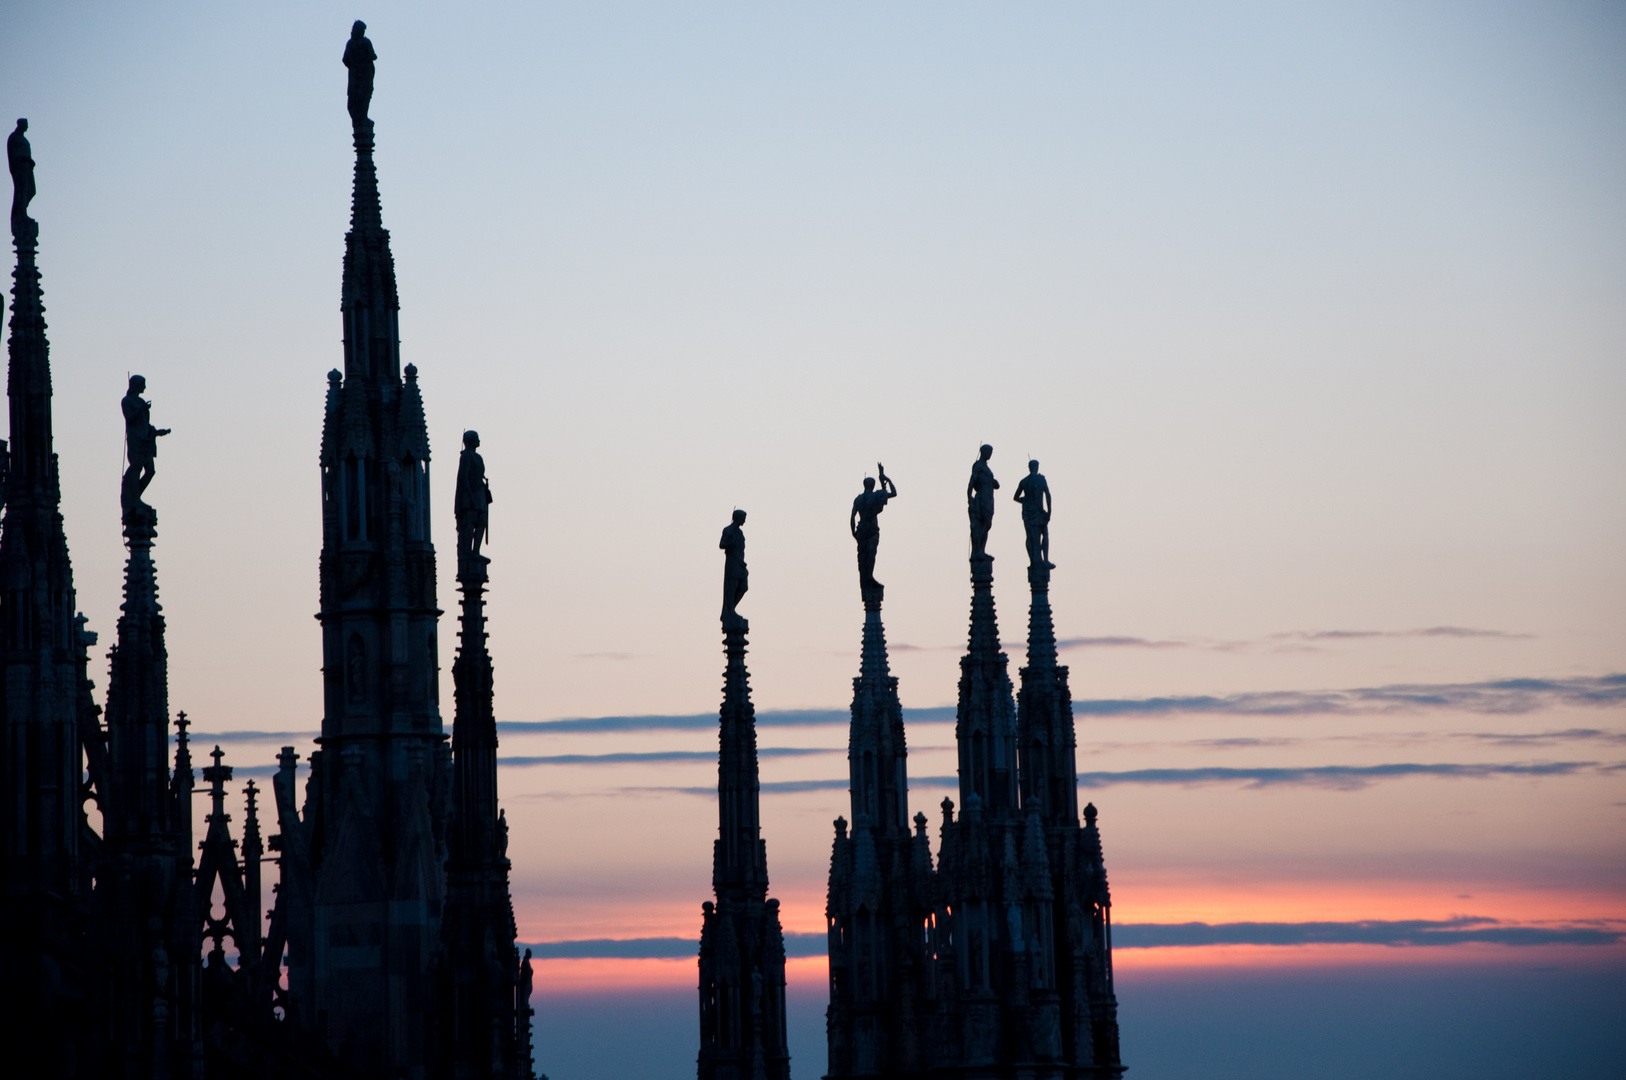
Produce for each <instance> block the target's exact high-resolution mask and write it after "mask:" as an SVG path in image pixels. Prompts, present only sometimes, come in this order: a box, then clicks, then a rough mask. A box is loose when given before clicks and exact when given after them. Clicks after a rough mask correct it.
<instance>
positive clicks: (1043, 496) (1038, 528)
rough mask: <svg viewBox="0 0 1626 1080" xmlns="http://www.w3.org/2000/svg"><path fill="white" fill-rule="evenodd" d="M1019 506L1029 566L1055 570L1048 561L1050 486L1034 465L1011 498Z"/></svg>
mask: <svg viewBox="0 0 1626 1080" xmlns="http://www.w3.org/2000/svg"><path fill="white" fill-rule="evenodd" d="M1012 498H1014V499H1015V500H1016V501H1017V502H1019V503H1021V504H1022V528H1023V529H1024V530H1026V531H1027V538H1028V565H1029V566H1032V567H1043V568H1044V569H1046V570H1054V569H1055V568H1056V564H1055V563H1053V562H1051V561H1050V485H1049V484H1047V483H1045V479H1044V473H1042V472H1040V471H1039V463H1038V462H1037V461H1030V462H1028V474H1027V475H1026V476H1024V477H1022V482H1021V483H1020V484H1017V485H1016V494H1015V495H1014V496H1012Z"/></svg>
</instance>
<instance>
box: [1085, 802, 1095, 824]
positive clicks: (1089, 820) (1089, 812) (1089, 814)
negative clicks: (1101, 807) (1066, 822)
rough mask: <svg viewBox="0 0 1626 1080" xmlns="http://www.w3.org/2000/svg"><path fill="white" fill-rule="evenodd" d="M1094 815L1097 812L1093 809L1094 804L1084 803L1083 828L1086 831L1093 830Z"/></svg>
mask: <svg viewBox="0 0 1626 1080" xmlns="http://www.w3.org/2000/svg"><path fill="white" fill-rule="evenodd" d="M1096 813H1097V811H1096V809H1095V804H1094V803H1086V804H1085V805H1084V827H1085V828H1086V829H1093V828H1095V815H1096Z"/></svg>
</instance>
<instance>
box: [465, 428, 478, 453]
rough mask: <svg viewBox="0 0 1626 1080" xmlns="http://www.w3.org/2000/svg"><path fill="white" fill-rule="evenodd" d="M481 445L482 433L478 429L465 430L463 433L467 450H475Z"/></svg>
mask: <svg viewBox="0 0 1626 1080" xmlns="http://www.w3.org/2000/svg"><path fill="white" fill-rule="evenodd" d="M479 445H480V433H479V432H478V431H465V432H464V433H463V448H464V449H465V450H474V449H476V448H478V447H479Z"/></svg>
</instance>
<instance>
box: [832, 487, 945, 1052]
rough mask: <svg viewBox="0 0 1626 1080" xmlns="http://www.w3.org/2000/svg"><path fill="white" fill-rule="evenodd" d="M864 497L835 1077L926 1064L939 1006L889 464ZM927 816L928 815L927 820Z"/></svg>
mask: <svg viewBox="0 0 1626 1080" xmlns="http://www.w3.org/2000/svg"><path fill="white" fill-rule="evenodd" d="M880 484H881V487H880V490H876V486H875V485H876V482H875V481H874V480H869V479H866V480H865V481H864V491H863V492H862V493H860V494H859V495H858V497H857V498H855V499H854V500H853V508H852V514H851V517H850V521H849V524H850V525H851V529H852V534H853V539H854V540H855V541H857V543H858V575H859V593H860V595H861V596H862V597H863V601H864V630H863V645H862V648H861V652H860V658H859V665H858V675H857V677H855V678H854V679H853V702H852V725H851V728H850V730H849V734H848V740H847V761H848V769H849V777H850V788H849V791H850V794H851V800H852V802H851V810H852V816H853V828H852V836H851V837H850V838H849V837H848V836H847V822H846V821H845V819H840V818H838V819H837V820H836V837H835V842H834V846H833V849H832V851H831V855H830V885H829V891H828V893H827V901H826V905H825V916H826V918H827V920H828V930H829V950H830V1008H829V1012H828V1013H827V1015H826V1025H825V1027H826V1034H827V1038H828V1047H829V1057H828V1060H829V1075H830V1076H831V1077H860V1076H865V1077H879V1076H889V1077H906V1076H913V1075H916V1074H918V1073H919V1072H920V1071H921V1070H922V1069H923V1067H924V1065H925V1062H926V1047H925V1046H924V1040H923V1039H922V1028H921V1023H922V1021H923V1020H924V1019H925V1017H927V1016H929V1015H930V1014H932V1013H933V1012H935V1003H934V1002H933V1001H932V1000H931V993H930V989H931V986H932V976H931V972H930V962H929V956H928V952H927V948H926V943H925V936H924V934H923V933H922V932H921V929H922V927H924V926H927V925H929V923H930V921H931V918H932V911H933V906H934V905H933V895H932V881H931V853H930V851H929V849H928V847H927V841H926V838H925V835H924V831H923V829H922V830H920V834H919V835H918V836H915V835H912V834H911V833H910V831H909V821H908V813H909V808H908V799H909V781H908V772H907V769H906V767H905V765H906V758H907V754H908V750H907V748H906V747H905V744H904V731H903V707H902V706H901V705H900V704H899V702H898V680H897V678H896V677H894V676H893V675H892V671H891V666H890V664H889V663H888V660H887V653H886V630H885V628H884V627H883V626H882V624H881V602H882V599H883V597H884V596H885V588H884V586H882V585H881V583H880V582H878V581H876V580H875V574H874V569H875V556H876V550H877V548H878V546H879V542H880V528H879V522H878V520H877V518H878V516H879V514H880V513H881V511H882V510H884V509H885V508H886V504H887V502H888V501H890V500H891V499H893V498H895V497H896V496H897V494H898V491H897V487H896V485H894V484H893V483H892V482H891V480H889V479H888V478H887V475H886V471H885V470H884V469H882V470H881V471H880ZM924 820H925V819H924V818H921V819H920V821H921V822H922V823H923V822H924Z"/></svg>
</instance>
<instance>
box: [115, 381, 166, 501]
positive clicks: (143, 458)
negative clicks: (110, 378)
mask: <svg viewBox="0 0 1626 1080" xmlns="http://www.w3.org/2000/svg"><path fill="white" fill-rule="evenodd" d="M146 389H147V380H146V379H144V378H142V377H141V376H140V375H131V376H130V389H129V392H128V393H126V394H125V395H124V400H123V401H122V402H120V405H121V406H122V407H123V409H124V446H125V451H126V454H127V456H128V457H129V459H130V465H129V467H128V468H127V469H125V470H124V484H123V490H122V492H121V498H120V500H119V502H120V503H121V505H122V506H123V509H124V514H125V516H126V517H128V516H129V515H130V514H131V513H133V512H134V511H135V510H136V508H137V507H141V506H144V505H146V504H144V503H143V502H142V501H141V496H142V495H143V494H144V493H145V492H146V490H147V485H148V484H150V483H152V478H153V474H154V473H156V472H157V471H158V468H157V464H156V460H155V459H156V458H157V457H158V437H159V436H160V435H168V434H169V428H155V427H153V426H152V402H150V401H147V400H145V399H144V398H143V397H142V396H141V395H142V394H143V393H144V392H145V391H146Z"/></svg>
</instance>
